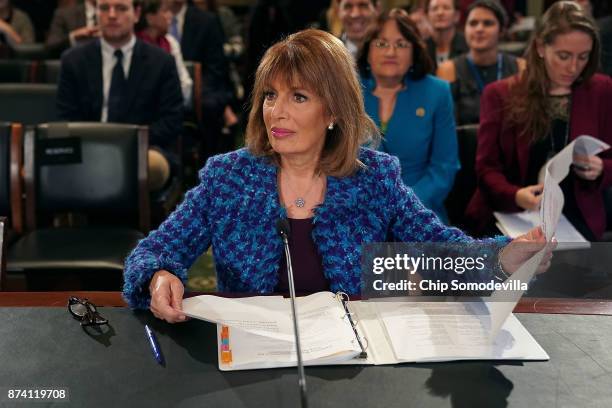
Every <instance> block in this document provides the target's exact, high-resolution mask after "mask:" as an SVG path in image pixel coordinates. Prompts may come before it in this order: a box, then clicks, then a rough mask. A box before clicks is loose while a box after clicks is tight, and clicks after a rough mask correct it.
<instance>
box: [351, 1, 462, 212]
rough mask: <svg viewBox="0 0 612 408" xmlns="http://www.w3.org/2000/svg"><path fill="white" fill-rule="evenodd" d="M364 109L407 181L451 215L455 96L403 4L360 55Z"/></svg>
mask: <svg viewBox="0 0 612 408" xmlns="http://www.w3.org/2000/svg"><path fill="white" fill-rule="evenodd" d="M359 65H360V70H361V72H362V76H363V79H362V82H363V87H364V102H365V108H366V112H367V113H368V115H370V117H371V118H372V119H373V120H374V122H375V123H376V124H377V125H378V126H379V128H380V130H381V132H382V133H383V134H384V139H383V141H382V143H381V145H380V150H383V151H385V152H387V153H390V154H392V155H395V156H398V157H399V160H400V164H401V168H402V179H403V181H404V184H406V185H407V186H410V187H412V189H413V190H414V192H415V194H416V195H417V197H419V199H420V200H421V202H422V203H423V204H424V205H425V206H426V207H427V208H429V209H431V210H433V211H434V212H435V213H436V214H437V215H438V217H439V218H440V219H442V220H443V221H447V216H446V211H445V209H444V205H443V203H444V199H445V198H446V196H447V195H448V192H449V191H450V189H451V188H452V185H453V180H454V178H455V173H456V172H457V170H458V169H459V158H458V152H457V138H456V135H455V121H454V118H453V101H452V97H451V93H450V89H449V86H448V84H447V83H445V82H444V81H442V80H440V79H438V78H436V77H434V76H432V75H429V73H430V72H431V69H432V62H431V59H430V57H429V54H428V53H427V49H426V47H425V43H424V42H423V40H422V39H421V38H420V37H419V34H418V29H417V27H416V25H415V24H414V22H412V21H411V20H410V17H409V16H408V14H407V13H406V12H405V11H403V10H400V9H393V10H391V11H390V12H388V13H384V14H382V15H381V17H380V18H379V19H378V24H377V26H376V28H375V31H374V32H373V34H372V35H371V38H370V39H369V40H368V41H367V42H366V43H365V46H364V52H363V55H362V57H361V58H360V60H359Z"/></svg>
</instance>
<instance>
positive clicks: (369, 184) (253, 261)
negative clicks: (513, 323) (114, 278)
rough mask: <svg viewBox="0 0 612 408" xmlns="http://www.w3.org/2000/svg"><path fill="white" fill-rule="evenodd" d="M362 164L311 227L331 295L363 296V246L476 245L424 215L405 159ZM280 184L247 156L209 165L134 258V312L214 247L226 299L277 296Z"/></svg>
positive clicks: (128, 271)
mask: <svg viewBox="0 0 612 408" xmlns="http://www.w3.org/2000/svg"><path fill="white" fill-rule="evenodd" d="M360 160H361V161H362V163H363V164H365V166H366V168H365V169H360V170H359V171H357V172H356V173H355V174H354V175H352V176H350V177H345V178H336V177H328V178H327V192H326V195H325V201H324V202H323V204H322V205H321V206H320V207H318V208H317V209H316V211H315V216H314V220H313V223H314V229H313V240H314V242H315V245H316V246H317V249H318V251H319V253H320V255H321V257H322V260H323V273H324V275H325V277H326V278H327V280H328V281H329V283H330V289H331V290H332V291H344V292H346V293H349V294H355V293H359V292H360V285H361V266H360V257H361V247H362V245H363V244H365V243H371V242H384V241H387V240H389V239H393V240H395V241H404V242H415V241H418V242H421V241H431V242H441V241H455V242H470V241H472V238H470V237H468V236H467V235H465V234H464V233H463V232H461V231H460V230H458V229H456V228H450V227H447V226H445V225H444V224H442V223H441V222H440V221H439V220H438V218H437V217H436V215H435V214H434V213H433V212H431V211H430V210H427V209H426V208H425V207H423V205H422V204H421V203H420V202H419V200H418V199H417V198H416V196H415V195H414V193H413V192H412V190H410V189H409V188H407V187H406V186H405V185H404V184H403V182H402V179H401V176H400V166H399V162H398V159H397V158H395V157H392V156H389V155H387V154H385V153H382V152H376V151H374V150H371V149H367V148H362V149H361V151H360ZM276 177H277V167H276V166H274V165H273V164H271V163H270V162H269V160H268V159H266V158H262V157H254V156H253V155H252V154H251V153H249V152H248V151H247V150H245V149H241V150H237V151H235V152H231V153H227V154H224V155H220V156H215V157H213V158H211V159H210V160H208V162H207V163H206V166H205V167H204V168H203V169H202V170H201V171H200V179H201V182H200V184H199V185H198V186H197V187H195V188H194V189H192V190H190V191H189V192H188V193H187V194H186V196H185V200H184V201H183V203H182V204H181V205H180V206H179V207H178V208H177V209H176V211H174V213H172V215H170V217H169V218H168V219H167V220H166V221H164V222H163V223H162V225H161V226H160V227H159V229H157V230H156V231H153V232H151V233H150V234H149V236H148V237H147V238H145V239H143V240H142V241H140V243H139V244H138V246H137V247H136V249H135V250H134V251H133V252H132V254H131V255H130V256H129V257H128V259H127V261H126V265H125V272H124V279H125V282H124V288H123V293H124V297H125V299H126V301H127V302H128V304H129V305H130V306H131V307H134V308H148V307H149V302H150V295H149V291H148V283H149V281H150V279H151V277H152V276H153V274H154V273H155V272H156V271H158V270H160V269H166V270H168V271H171V272H173V273H174V274H176V275H177V276H178V277H179V278H181V280H182V281H183V282H185V281H186V279H187V269H188V268H189V267H190V266H191V265H192V263H193V262H194V261H195V259H196V258H197V257H198V256H199V255H200V254H202V253H203V252H204V251H205V250H206V249H207V248H208V247H209V246H210V245H211V244H212V246H213V255H214V258H215V263H216V270H217V282H218V289H219V290H220V291H230V292H251V293H269V292H272V291H273V290H274V288H275V287H276V285H277V282H278V270H279V265H280V261H281V256H283V248H282V243H281V240H280V239H279V238H278V235H277V232H276V221H277V220H278V218H279V217H285V216H286V212H285V210H284V208H283V207H282V206H281V204H280V201H279V196H278V190H277V178H276ZM499 242H500V243H505V242H507V241H506V240H504V239H503V238H502V239H500V240H499Z"/></svg>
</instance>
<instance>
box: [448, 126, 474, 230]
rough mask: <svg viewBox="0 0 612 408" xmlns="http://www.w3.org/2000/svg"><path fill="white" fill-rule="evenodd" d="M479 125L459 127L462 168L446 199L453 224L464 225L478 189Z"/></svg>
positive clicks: (458, 140)
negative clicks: (469, 206)
mask: <svg viewBox="0 0 612 408" xmlns="http://www.w3.org/2000/svg"><path fill="white" fill-rule="evenodd" d="M477 137H478V125H477V124H474V125H464V126H459V127H457V143H458V145H459V161H460V162H461V169H460V170H459V171H458V172H457V175H456V176H455V183H454V184H453V188H452V190H451V191H450V193H449V194H448V197H447V198H446V201H445V203H444V204H445V206H446V211H447V212H448V218H449V221H450V223H451V224H452V225H457V226H464V216H465V210H466V208H467V205H468V204H469V202H470V199H471V198H472V195H474V192H475V191H476V169H475V164H476V147H477V145H478V140H477Z"/></svg>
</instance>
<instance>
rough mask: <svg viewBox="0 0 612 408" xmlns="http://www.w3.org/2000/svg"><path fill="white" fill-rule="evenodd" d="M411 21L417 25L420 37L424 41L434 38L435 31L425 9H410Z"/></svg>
mask: <svg viewBox="0 0 612 408" xmlns="http://www.w3.org/2000/svg"><path fill="white" fill-rule="evenodd" d="M410 19H411V20H412V21H413V22H414V24H416V26H417V29H418V31H419V35H420V36H421V38H422V39H423V40H429V39H430V38H431V37H433V34H434V29H433V27H432V26H431V23H430V22H429V19H428V18H427V13H426V12H425V8H424V7H417V8H414V7H410Z"/></svg>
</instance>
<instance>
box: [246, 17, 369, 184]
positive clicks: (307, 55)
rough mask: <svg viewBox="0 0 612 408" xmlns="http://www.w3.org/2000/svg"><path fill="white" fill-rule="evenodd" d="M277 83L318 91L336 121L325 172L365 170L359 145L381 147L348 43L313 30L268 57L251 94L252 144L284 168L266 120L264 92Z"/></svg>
mask: <svg viewBox="0 0 612 408" xmlns="http://www.w3.org/2000/svg"><path fill="white" fill-rule="evenodd" d="M275 80H280V81H285V82H286V83H287V84H289V85H291V86H299V87H303V88H306V89H308V90H310V91H311V92H314V93H315V94H317V96H319V97H320V98H321V99H322V100H323V104H324V105H325V108H326V109H327V110H328V112H329V113H330V114H331V116H332V117H333V119H334V129H333V130H328V131H327V134H326V135H325V145H324V147H323V152H322V154H321V159H320V163H319V171H321V172H323V173H325V174H327V175H330V176H335V177H345V176H348V175H351V174H352V173H354V172H355V171H356V170H357V169H358V168H359V167H360V166H361V163H360V162H359V160H358V154H359V147H360V146H361V145H362V144H364V143H366V142H368V141H373V142H374V143H377V141H378V138H379V133H378V130H377V128H376V125H375V124H374V122H372V120H371V119H370V118H369V116H368V115H367V114H366V112H365V108H364V104H363V96H362V94H361V87H360V84H359V80H358V79H357V74H356V72H355V67H354V63H353V59H352V57H351V55H350V54H349V52H348V51H347V50H346V47H345V46H344V44H342V42H341V41H340V40H339V39H338V38H336V37H334V36H333V35H331V34H329V33H326V32H325V31H321V30H313V29H309V30H304V31H300V32H298V33H295V34H292V35H290V36H289V37H287V38H286V39H285V40H283V41H280V42H278V43H276V44H275V45H273V46H272V47H270V48H269V49H268V51H267V52H266V53H265V55H264V56H263V58H262V60H261V63H260V64H259V67H258V68H257V72H256V74H255V84H254V86H253V92H252V95H251V111H250V113H249V123H248V125H247V129H246V146H247V147H248V149H249V150H250V151H251V152H252V153H253V154H254V155H256V156H268V157H270V158H271V159H272V160H273V161H274V162H275V163H276V164H278V163H279V157H278V154H277V153H276V152H275V151H274V150H273V149H272V146H271V145H270V142H269V140H268V132H267V129H266V125H265V124H264V120H263V100H264V92H265V91H266V90H267V89H268V88H269V87H270V86H271V85H272V82H273V81H275Z"/></svg>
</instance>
